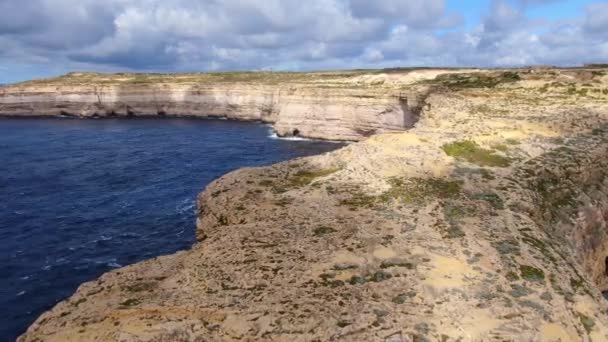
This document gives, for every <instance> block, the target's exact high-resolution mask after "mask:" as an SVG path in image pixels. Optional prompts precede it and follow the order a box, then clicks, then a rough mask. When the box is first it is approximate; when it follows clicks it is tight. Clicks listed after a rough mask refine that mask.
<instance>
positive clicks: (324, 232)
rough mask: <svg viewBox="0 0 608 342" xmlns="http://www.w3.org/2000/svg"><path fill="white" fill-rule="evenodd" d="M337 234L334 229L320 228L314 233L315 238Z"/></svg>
mask: <svg viewBox="0 0 608 342" xmlns="http://www.w3.org/2000/svg"><path fill="white" fill-rule="evenodd" d="M335 232H336V230H335V229H333V228H332V227H328V226H318V227H317V228H315V230H314V231H313V234H314V236H323V235H327V234H331V233H335Z"/></svg>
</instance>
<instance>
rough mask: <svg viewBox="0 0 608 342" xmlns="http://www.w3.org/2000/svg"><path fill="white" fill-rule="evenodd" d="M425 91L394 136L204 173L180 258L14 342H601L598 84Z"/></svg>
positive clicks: (133, 270) (81, 292) (95, 295)
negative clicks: (211, 175) (188, 244)
mask: <svg viewBox="0 0 608 342" xmlns="http://www.w3.org/2000/svg"><path fill="white" fill-rule="evenodd" d="M424 84H425V86H431V88H432V89H433V91H431V92H430V93H429V94H428V96H427V97H426V99H425V106H424V108H423V110H422V112H421V116H420V120H419V121H418V123H417V124H416V125H415V127H414V128H412V129H411V130H410V131H408V132H406V133H389V134H380V135H375V136H373V137H371V138H369V139H367V140H365V141H363V142H360V143H357V144H351V145H349V146H347V147H345V148H343V149H341V150H338V151H335V152H331V153H328V154H325V155H321V156H316V157H310V158H303V159H299V160H294V161H290V162H285V163H281V164H277V165H273V166H269V167H264V168H247V169H241V170H237V171H235V172H232V173H230V174H228V175H226V176H224V177H222V178H220V179H218V180H217V181H215V182H214V183H212V184H210V185H209V186H208V187H207V189H206V190H205V191H204V192H203V193H202V194H201V195H200V196H199V205H198V218H197V237H198V240H199V243H197V244H196V245H195V246H193V248H192V249H191V250H188V251H184V252H181V253H177V254H175V255H172V256H166V257H160V258H156V259H153V260H149V261H146V262H142V263H139V264H136V265H132V266H129V267H125V268H123V269H119V270H116V271H113V272H109V273H107V274H105V275H103V276H102V277H101V278H100V279H98V280H96V281H92V282H89V283H86V284H83V285H82V286H81V287H80V288H79V289H78V291H77V292H76V293H75V294H74V296H72V297H71V298H70V299H68V300H66V301H64V302H62V303H59V304H58V305H57V306H56V307H55V308H53V309H52V310H51V311H49V312H47V313H45V314H43V315H42V316H41V317H40V318H39V319H38V320H37V321H36V322H35V323H34V324H33V325H32V326H31V327H30V328H29V330H28V331H27V332H26V333H25V334H24V335H23V336H22V337H21V338H20V340H21V341H35V340H37V339H38V340H45V341H65V340H133V341H165V340H201V341H203V340H212V341H220V340H232V339H244V340H278V341H311V340H322V341H328V340H344V341H376V340H380V341H410V340H431V341H488V340H516V341H606V340H608V318H606V315H605V312H606V310H607V309H608V305H607V302H606V301H605V299H604V298H603V297H602V294H601V291H606V290H608V282H607V279H608V276H607V275H606V266H607V265H606V258H607V257H608V248H607V246H608V231H607V229H608V228H607V226H606V222H607V221H606V219H607V215H606V212H607V210H606V208H607V205H608V202H607V199H606V193H607V191H608V178H607V177H606V176H607V175H606V166H608V165H606V163H607V159H608V158H607V156H608V154H607V153H608V72H607V70H574V71H573V70H543V71H536V72H522V71H510V72H491V73H485V72H482V73H475V74H471V73H467V74H459V75H443V76H440V77H438V78H437V79H434V80H432V81H424Z"/></svg>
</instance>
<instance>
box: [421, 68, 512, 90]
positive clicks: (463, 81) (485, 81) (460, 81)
mask: <svg viewBox="0 0 608 342" xmlns="http://www.w3.org/2000/svg"><path fill="white" fill-rule="evenodd" d="M519 80H521V77H520V76H519V74H518V73H517V72H512V71H509V72H502V73H470V74H444V75H439V76H437V78H436V79H435V80H434V81H433V82H434V83H439V84H440V85H443V86H445V87H448V88H450V89H454V90H458V89H469V88H494V87H496V86H498V85H500V84H505V83H514V82H517V81H519Z"/></svg>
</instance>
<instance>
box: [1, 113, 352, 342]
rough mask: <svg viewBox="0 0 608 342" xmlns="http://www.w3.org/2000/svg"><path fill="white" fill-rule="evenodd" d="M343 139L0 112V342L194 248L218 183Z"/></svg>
mask: <svg viewBox="0 0 608 342" xmlns="http://www.w3.org/2000/svg"><path fill="white" fill-rule="evenodd" d="M342 146H343V144H340V143H332V142H322V141H311V140H305V139H296V140H288V139H279V138H277V137H276V136H275V135H273V134H272V132H271V131H270V129H269V127H268V126H266V125H264V124H261V123H254V122H236V121H226V120H202V119H181V118H167V119H143V118H135V119H98V120H93V119H91V120H79V119H58V118H57V119H56V118H51V119H40V118H37V119H14V118H2V119H0V341H13V340H15V338H16V337H17V336H19V335H20V334H22V333H23V332H25V330H26V329H27V327H28V326H29V325H30V324H31V323H32V322H33V321H34V320H35V319H36V318H37V317H38V316H39V315H40V314H42V313H43V312H44V311H46V310H48V309H50V308H52V307H53V306H54V305H55V304H56V303H58V302H59V301H61V300H64V299H66V298H67V297H69V296H70V295H71V294H72V293H73V292H74V291H75V290H76V288H77V287H78V285H79V284H81V283H83V282H86V281H90V280H93V279H95V278H97V277H98V276H100V275H101V274H102V273H104V272H107V271H110V270H112V269H115V268H118V267H122V266H125V265H129V264H133V263H136V262H138V261H142V260H145V259H149V258H153V257H156V256H160V255H166V254H172V253H174V252H176V251H179V250H184V249H188V248H189V247H190V246H192V244H193V243H194V242H195V236H194V233H195V206H196V203H195V200H196V196H197V194H198V193H199V192H200V191H202V190H203V189H204V188H205V186H206V185H207V184H209V183H210V182H211V181H213V180H214V179H216V178H218V177H220V176H222V175H224V174H226V173H228V172H230V171H232V170H235V169H238V168H241V167H246V166H262V165H269V164H273V163H276V162H280V161H284V160H288V159H292V158H296V157H302V156H310V155H316V154H321V153H324V152H328V151H331V150H335V149H337V148H340V147H342Z"/></svg>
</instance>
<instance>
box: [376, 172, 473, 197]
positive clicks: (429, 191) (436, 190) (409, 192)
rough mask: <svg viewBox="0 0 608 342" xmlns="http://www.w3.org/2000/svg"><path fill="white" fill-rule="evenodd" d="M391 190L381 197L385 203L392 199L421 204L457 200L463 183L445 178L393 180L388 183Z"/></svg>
mask: <svg viewBox="0 0 608 342" xmlns="http://www.w3.org/2000/svg"><path fill="white" fill-rule="evenodd" d="M388 183H389V184H390V185H391V189H390V190H388V191H386V192H385V193H384V194H382V195H381V196H380V199H381V200H382V201H383V202H386V201H389V200H391V199H404V200H405V201H407V202H420V201H422V200H425V199H427V198H429V197H432V198H441V199H448V198H456V197H458V196H459V195H460V192H461V191H462V182H461V181H459V180H448V179H445V178H408V179H402V178H392V179H390V180H389V181H388Z"/></svg>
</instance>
